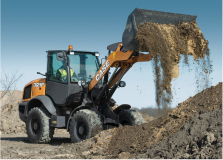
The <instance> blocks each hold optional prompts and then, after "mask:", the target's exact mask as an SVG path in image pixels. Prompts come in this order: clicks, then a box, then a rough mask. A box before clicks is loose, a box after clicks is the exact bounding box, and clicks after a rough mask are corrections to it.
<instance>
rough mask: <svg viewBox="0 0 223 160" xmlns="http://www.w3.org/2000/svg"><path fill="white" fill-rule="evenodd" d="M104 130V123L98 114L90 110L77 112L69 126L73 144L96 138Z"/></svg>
mask: <svg viewBox="0 0 223 160" xmlns="http://www.w3.org/2000/svg"><path fill="white" fill-rule="evenodd" d="M102 130H103V128H102V122H101V120H100V118H99V117H98V114H96V113H95V112H93V111H91V110H88V109H83V110H80V111H77V112H76V113H75V114H74V115H73V117H72V119H71V122H70V126H69V132H70V138H71V142H72V143H76V142H80V141H83V140H85V139H88V138H91V137H94V136H95V135H96V134H97V133H99V132H100V131H102Z"/></svg>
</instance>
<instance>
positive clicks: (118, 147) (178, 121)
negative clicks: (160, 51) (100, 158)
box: [107, 83, 222, 155]
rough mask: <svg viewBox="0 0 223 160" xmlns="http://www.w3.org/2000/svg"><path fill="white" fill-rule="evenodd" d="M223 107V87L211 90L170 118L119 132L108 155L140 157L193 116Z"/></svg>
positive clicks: (191, 101) (192, 98)
mask: <svg viewBox="0 0 223 160" xmlns="http://www.w3.org/2000/svg"><path fill="white" fill-rule="evenodd" d="M221 106H222V83H219V84H218V85H216V86H213V87H210V88H208V89H206V90H204V91H202V92H200V93H198V94H197V95H195V96H194V97H191V98H189V99H188V100H186V101H184V102H182V103H180V104H179V105H178V106H177V108H176V109H174V110H172V111H170V112H169V113H168V114H166V115H164V116H162V117H159V118H157V119H154V120H153V121H151V122H150V123H146V124H142V125H140V126H125V127H123V128H118V130H117V132H116V134H115V135H113V137H112V139H111V142H110V144H109V146H108V150H107V152H108V154H110V155H118V154H120V153H122V152H130V153H131V154H135V155H137V154H139V153H141V152H142V151H144V150H146V149H147V148H148V147H149V146H151V145H152V144H156V143H159V142H161V141H163V140H165V139H167V138H168V137H170V136H171V135H173V134H174V133H176V132H177V131H178V130H179V129H180V128H181V127H182V126H183V125H184V123H185V122H186V121H188V120H189V118H190V117H191V116H194V114H195V113H199V112H200V111H202V110H203V111H208V112H209V111H212V110H214V109H218V108H221Z"/></svg>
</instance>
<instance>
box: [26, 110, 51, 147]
mask: <svg viewBox="0 0 223 160" xmlns="http://www.w3.org/2000/svg"><path fill="white" fill-rule="evenodd" d="M26 131H27V135H28V138H29V141H30V142H32V143H49V142H50V141H51V139H52V138H53V134H54V128H53V127H51V126H50V114H49V113H48V112H47V110H46V109H45V108H37V107H35V108H32V109H31V110H30V111H29V114H28V117H27V120H26Z"/></svg>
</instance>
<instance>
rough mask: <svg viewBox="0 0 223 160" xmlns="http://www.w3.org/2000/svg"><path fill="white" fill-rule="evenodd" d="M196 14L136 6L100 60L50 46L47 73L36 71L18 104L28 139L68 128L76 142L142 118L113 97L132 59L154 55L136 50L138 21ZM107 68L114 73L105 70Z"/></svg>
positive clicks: (142, 59)
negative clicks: (117, 36)
mask: <svg viewBox="0 0 223 160" xmlns="http://www.w3.org/2000/svg"><path fill="white" fill-rule="evenodd" d="M195 19H196V16H191V15H182V14H175V13H167V12H159V11H151V10H143V9H138V8H136V9H135V10H134V11H133V12H132V13H131V14H130V15H129V17H128V20H127V25H126V28H125V31H124V33H123V36H122V42H119V43H114V44H111V45H109V46H107V49H108V57H107V56H105V61H104V63H103V64H102V63H101V61H100V60H99V53H98V52H88V51H76V50H73V47H72V46H71V45H70V46H69V47H68V50H48V51H47V72H46V73H45V74H42V73H39V72H37V74H41V75H42V76H46V78H41V79H36V80H33V81H31V82H29V83H28V84H26V85H25V87H24V90H23V98H22V103H20V104H19V116H20V119H21V120H22V121H24V122H25V123H26V130H27V135H28V138H29V141H30V142H32V143H48V142H50V140H51V139H52V137H53V134H54V129H55V128H60V129H66V130H67V131H68V132H69V133H70V138H71V142H74V143H75V142H80V141H82V140H85V139H88V138H91V137H93V136H94V135H96V134H97V133H99V132H100V131H102V130H104V129H108V128H113V127H120V126H124V125H139V124H142V123H144V119H143V117H142V115H141V114H140V113H139V112H138V111H137V110H134V109H131V106H130V105H129V104H122V105H119V106H117V105H116V102H115V100H114V99H113V98H112V96H113V94H114V93H115V91H116V89H117V88H119V87H125V85H126V83H125V82H124V81H121V79H122V77H123V76H124V75H125V74H126V72H128V70H129V69H130V68H131V67H132V66H133V64H134V63H136V62H146V61H150V60H151V59H152V58H151V56H150V54H144V53H140V51H138V50H137V43H138V41H137V39H136V38H135V37H136V33H137V26H139V25H140V24H143V23H145V22H153V23H162V24H167V23H172V24H177V23H178V22H179V21H185V22H189V21H192V20H195ZM111 67H114V72H113V73H112V74H110V75H109V73H110V68H111ZM131 94H132V93H131ZM120 96H121V95H120ZM114 106H116V107H114Z"/></svg>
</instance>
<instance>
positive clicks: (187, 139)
mask: <svg viewBox="0 0 223 160" xmlns="http://www.w3.org/2000/svg"><path fill="white" fill-rule="evenodd" d="M132 158H133V157H132ZM134 158H143V159H148V158H150V159H160V158H165V159H221V158H222V109H216V110H214V111H212V112H208V113H204V112H199V114H196V115H195V116H194V117H191V118H190V120H189V121H188V122H186V123H185V124H184V126H183V127H182V128H181V129H180V130H179V131H178V132H176V133H175V134H174V135H172V136H170V137H169V138H168V139H166V140H164V141H162V142H160V143H158V144H154V145H152V146H150V147H149V148H148V149H147V151H146V152H145V153H144V154H140V155H137V156H135V157H134Z"/></svg>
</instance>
